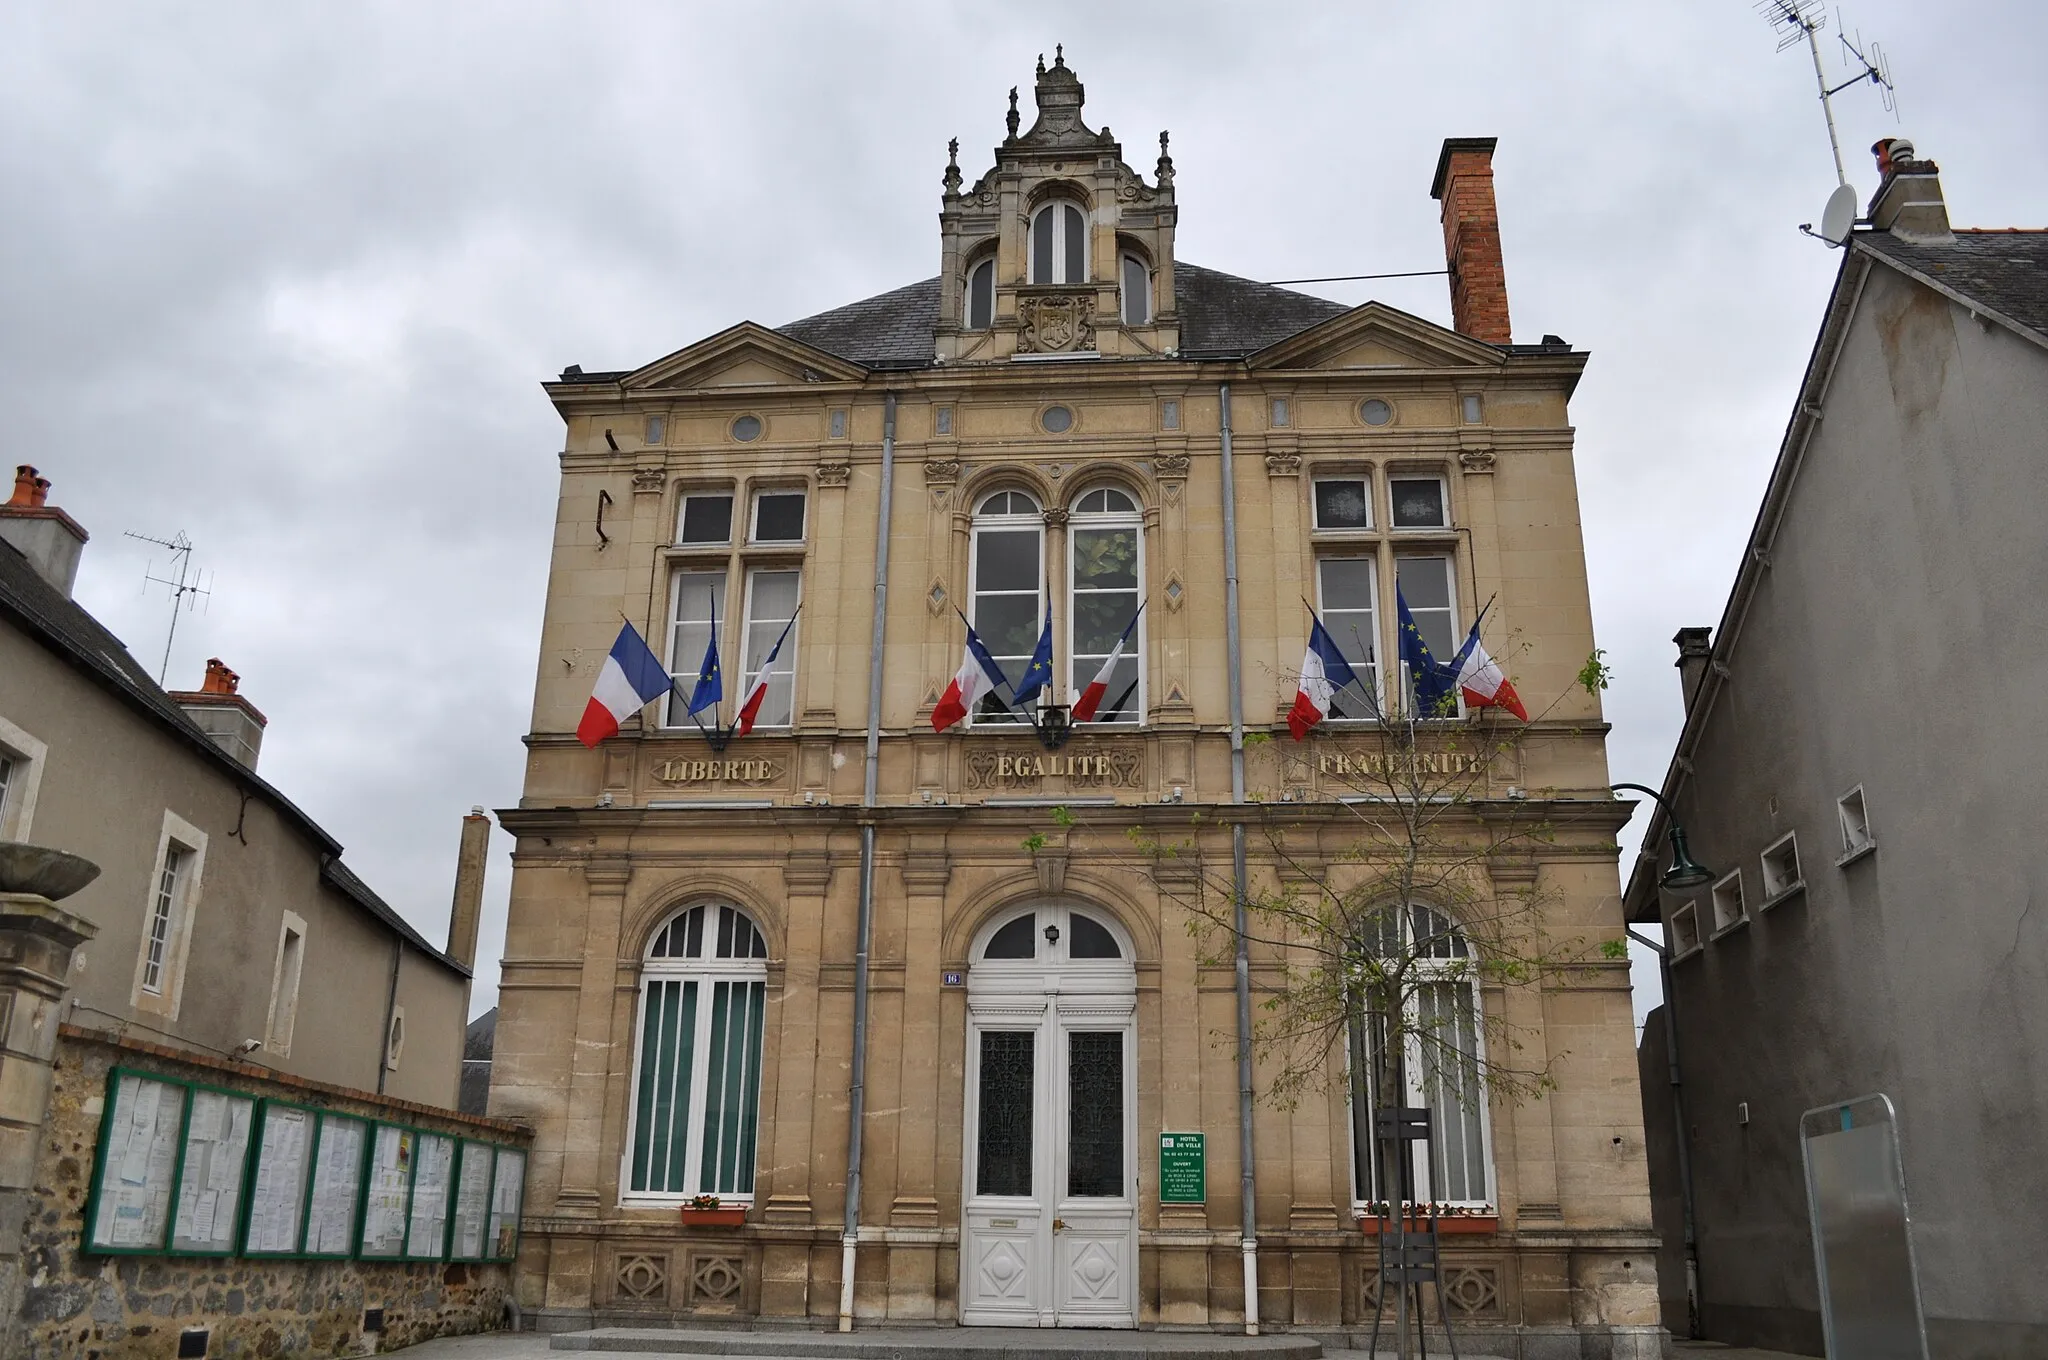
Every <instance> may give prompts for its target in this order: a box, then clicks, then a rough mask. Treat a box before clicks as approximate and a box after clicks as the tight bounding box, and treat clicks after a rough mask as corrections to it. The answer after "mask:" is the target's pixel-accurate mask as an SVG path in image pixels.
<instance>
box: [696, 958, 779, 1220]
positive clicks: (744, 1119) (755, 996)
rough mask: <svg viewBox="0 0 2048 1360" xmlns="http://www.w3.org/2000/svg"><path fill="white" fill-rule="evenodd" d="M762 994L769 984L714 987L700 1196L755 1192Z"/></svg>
mask: <svg viewBox="0 0 2048 1360" xmlns="http://www.w3.org/2000/svg"><path fill="white" fill-rule="evenodd" d="M764 992H765V984H763V983H759V982H717V983H713V984H712V987H711V1035H710V1047H709V1049H708V1050H707V1057H706V1061H705V1069H704V1086H705V1095H704V1137H703V1147H704V1150H703V1154H702V1157H701V1159H700V1161H699V1166H698V1180H697V1189H698V1191H699V1192H700V1193H705V1194H713V1195H751V1194H752V1193H754V1155H753V1148H754V1136H753V1127H752V1126H753V1122H754V1115H755V1113H756V1107H757V1104H758V1100H759V1091H760V1084H761V1008H762V1001H763V996H764Z"/></svg>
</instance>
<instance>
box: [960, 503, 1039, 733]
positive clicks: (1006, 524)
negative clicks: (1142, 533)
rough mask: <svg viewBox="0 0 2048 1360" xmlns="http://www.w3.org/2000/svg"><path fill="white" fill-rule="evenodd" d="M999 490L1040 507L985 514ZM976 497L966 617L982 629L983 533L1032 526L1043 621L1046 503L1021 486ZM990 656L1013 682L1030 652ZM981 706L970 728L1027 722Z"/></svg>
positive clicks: (1035, 614) (1035, 611)
mask: <svg viewBox="0 0 2048 1360" xmlns="http://www.w3.org/2000/svg"><path fill="white" fill-rule="evenodd" d="M999 492H1009V493H1011V494H1013V495H1020V496H1024V497H1026V498H1027V499H1028V500H1029V501H1030V502H1031V504H1032V505H1034V506H1038V507H1039V508H1037V509H1034V510H1033V511H1031V512H1030V513H1029V514H1023V513H1015V512H1006V513H1002V514H988V513H984V512H983V510H982V509H981V507H982V505H984V504H986V503H987V501H988V499H989V497H991V496H994V495H996V494H997V493H999ZM974 499H975V508H974V518H973V522H972V527H971V529H970V530H969V532H968V536H967V617H968V619H969V620H970V621H972V622H973V624H974V630H975V632H976V633H980V632H981V622H980V613H981V536H982V534H983V533H984V532H989V531H996V532H1011V533H1014V532H1016V531H1018V530H1020V529H1025V528H1030V529H1031V530H1033V531H1034V532H1035V533H1037V535H1038V589H1037V591H1036V592H1035V594H1034V595H1033V597H1032V605H1031V617H1032V620H1033V622H1034V623H1035V624H1040V623H1042V621H1043V620H1044V618H1045V600H1046V591H1047V589H1048V588H1049V585H1050V583H1049V582H1048V581H1047V580H1046V570H1045V566H1046V540H1047V539H1048V538H1049V537H1051V535H1049V534H1048V533H1047V532H1046V524H1045V510H1044V507H1043V506H1039V500H1038V496H1037V493H1035V492H1031V491H1026V490H1024V489H1023V488H1022V487H1014V486H996V487H990V488H989V489H988V490H986V491H982V492H979V493H977V494H976V496H975V498H974ZM1002 593H1003V594H1005V595H1022V594H1023V593H1024V592H1022V591H1004V592H1002ZM1033 636H1034V638H1035V637H1036V632H1035V630H1034V633H1033ZM984 640H986V639H984ZM989 655H990V656H995V659H996V662H997V664H999V665H1001V666H1002V668H1003V673H1004V674H1005V675H1008V676H1009V678H1010V683H1011V684H1012V685H1014V684H1016V683H1017V681H1018V680H1019V679H1021V678H1022V677H1023V668H1024V667H1025V666H1026V665H1028V664H1029V662H1030V655H1029V653H1027V654H1026V655H1025V656H1023V657H1016V658H1013V657H1009V656H996V654H995V652H994V651H993V650H991V651H990V653H989ZM1012 663H1014V667H1015V673H1012ZM980 708H981V701H980V700H976V701H975V705H974V711H971V712H969V713H968V715H967V725H968V726H969V727H970V728H972V727H974V726H977V725H984V724H985V725H986V726H988V727H990V728H992V729H996V730H1004V729H1011V728H1017V727H1021V726H1023V725H1025V723H1026V722H1027V721H1028V720H1027V718H1026V717H1025V715H1023V714H1019V713H1016V712H1014V711H1012V712H1010V713H1008V714H1005V715H1003V716H1000V717H988V718H983V717H982V715H981V713H980V711H979V710H980Z"/></svg>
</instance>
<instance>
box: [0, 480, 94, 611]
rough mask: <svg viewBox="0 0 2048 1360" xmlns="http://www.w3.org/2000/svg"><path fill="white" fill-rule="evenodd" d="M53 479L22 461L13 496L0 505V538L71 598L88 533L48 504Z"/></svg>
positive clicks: (44, 577)
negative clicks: (80, 555)
mask: <svg viewBox="0 0 2048 1360" xmlns="http://www.w3.org/2000/svg"><path fill="white" fill-rule="evenodd" d="M49 500H50V479H49V478H48V477H43V476H39V475H38V474H37V473H36V470H35V469H34V468H32V467H30V466H29V465H28V464H26V463H23V464H22V465H21V466H20V467H18V468H16V469H15V470H14V495H13V496H12V497H10V498H9V499H8V501H7V504H5V505H0V539H5V540H6V541H7V542H9V543H11V544H13V545H14V546H15V548H17V549H18V550H19V551H20V552H21V555H22V556H23V557H26V558H27V559H28V564H29V565H30V566H32V567H34V568H35V569H36V574H37V575H38V576H41V577H42V578H43V579H44V580H45V581H48V582H49V583H50V584H51V585H52V586H54V587H56V588H57V590H58V591H60V592H61V593H62V594H63V595H64V598H66V599H70V598H71V587H72V586H73V585H74V584H76V582H77V581H78V557H79V554H80V553H82V552H84V551H85V541H86V538H87V537H88V535H87V534H86V532H85V530H83V529H81V528H79V527H78V521H77V520H75V519H73V518H71V516H69V515H67V514H65V513H64V512H63V511H62V510H59V509H58V508H57V507H56V506H54V505H51V504H50V503H49Z"/></svg>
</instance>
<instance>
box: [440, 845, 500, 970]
mask: <svg viewBox="0 0 2048 1360" xmlns="http://www.w3.org/2000/svg"><path fill="white" fill-rule="evenodd" d="M490 851H491V819H490V818H489V817H487V816H485V815H484V810H483V809H482V808H481V807H473V808H471V809H470V810H469V815H468V816H467V817H464V818H463V819H462V839H461V840H459V841H458V842H456V848H455V901H454V904H453V905H452V906H450V907H449V909H448V957H449V958H451V959H454V960H455V961H456V962H457V963H459V964H461V965H462V966H463V967H465V968H473V967H475V966H476V932H477V924H478V922H479V921H481V920H482V919H483V912H484V870H485V868H486V866H487V865H488V863H489V858H490Z"/></svg>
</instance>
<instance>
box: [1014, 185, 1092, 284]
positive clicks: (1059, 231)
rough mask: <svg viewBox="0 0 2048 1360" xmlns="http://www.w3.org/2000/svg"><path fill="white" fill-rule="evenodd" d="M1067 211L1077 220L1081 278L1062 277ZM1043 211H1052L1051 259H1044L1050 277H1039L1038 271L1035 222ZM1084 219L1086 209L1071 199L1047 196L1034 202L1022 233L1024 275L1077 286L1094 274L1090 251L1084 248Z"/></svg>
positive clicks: (1039, 281) (1086, 234)
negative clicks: (1079, 230)
mask: <svg viewBox="0 0 2048 1360" xmlns="http://www.w3.org/2000/svg"><path fill="white" fill-rule="evenodd" d="M1067 211H1072V212H1073V213H1074V214H1075V215H1076V216H1077V217H1079V218H1080V223H1081V277H1080V278H1077V279H1070V278H1066V277H1065V275H1066V273H1067V256H1068V253H1069V252H1068V242H1067V233H1068V232H1069V231H1070V230H1072V227H1073V223H1072V221H1071V220H1070V219H1069V218H1068V217H1067ZM1047 213H1052V214H1054V216H1053V219H1052V259H1051V260H1050V261H1049V262H1048V263H1049V264H1050V265H1051V272H1052V277H1051V278H1040V277H1039V273H1038V222H1039V219H1040V218H1042V217H1044V216H1045V215H1046V214H1047ZM1088 218H1089V213H1088V209H1087V208H1085V207H1083V206H1082V205H1081V204H1079V203H1076V202H1075V201H1074V200H1073V199H1071V198H1054V199H1049V200H1048V201H1046V202H1044V203H1041V204H1039V205H1038V207H1037V209H1036V210H1034V211H1033V212H1032V214H1031V224H1030V227H1029V229H1028V230H1027V231H1026V232H1025V234H1024V256H1025V261H1026V269H1025V275H1026V277H1028V278H1029V279H1030V280H1031V282H1032V283H1034V284H1074V285H1079V284H1084V283H1087V282H1089V275H1090V274H1092V273H1094V265H1093V264H1092V262H1091V261H1090V260H1089V255H1090V254H1091V253H1092V252H1091V251H1090V250H1089V248H1088V247H1089V241H1088V237H1089V234H1090V233H1089V229H1088Z"/></svg>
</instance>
